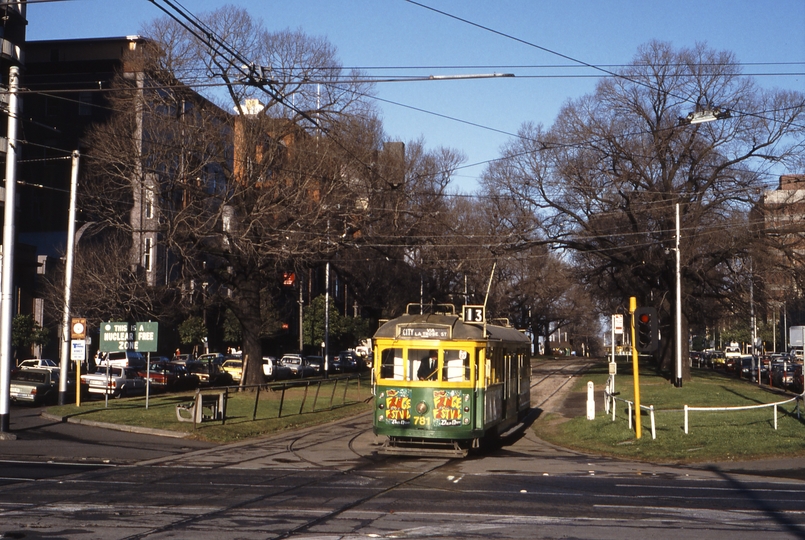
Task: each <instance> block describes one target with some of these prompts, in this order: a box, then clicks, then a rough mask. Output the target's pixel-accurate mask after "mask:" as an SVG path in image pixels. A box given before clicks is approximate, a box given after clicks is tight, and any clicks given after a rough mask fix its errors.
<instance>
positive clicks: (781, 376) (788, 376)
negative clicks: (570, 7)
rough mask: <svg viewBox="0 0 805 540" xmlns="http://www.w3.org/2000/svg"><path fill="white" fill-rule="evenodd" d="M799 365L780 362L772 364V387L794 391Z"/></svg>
mask: <svg viewBox="0 0 805 540" xmlns="http://www.w3.org/2000/svg"><path fill="white" fill-rule="evenodd" d="M798 365H799V364H793V363H791V362H778V363H774V364H772V367H771V385H772V386H774V387H775V388H783V389H785V390H794V387H795V379H796V375H795V371H796V368H797V366H798ZM800 369H801V367H800Z"/></svg>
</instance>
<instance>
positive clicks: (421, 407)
mask: <svg viewBox="0 0 805 540" xmlns="http://www.w3.org/2000/svg"><path fill="white" fill-rule="evenodd" d="M416 412H418V413H419V414H425V413H426V412H428V404H427V403H425V402H424V401H420V402H419V403H417V404H416Z"/></svg>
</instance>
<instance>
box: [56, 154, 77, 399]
mask: <svg viewBox="0 0 805 540" xmlns="http://www.w3.org/2000/svg"><path fill="white" fill-rule="evenodd" d="M79 157H80V154H79V153H78V150H74V151H73V155H72V158H73V164H72V170H71V174H70V212H69V217H68V218H67V246H66V247H67V258H66V260H65V263H64V313H63V314H62V323H61V335H62V342H61V361H60V362H59V372H60V373H61V376H60V377H59V405H66V404H67V373H68V370H69V366H68V361H69V359H70V296H71V290H72V287H73V262H74V260H75V201H76V191H77V190H78V160H79ZM76 385H78V386H80V385H81V384H80V381H76Z"/></svg>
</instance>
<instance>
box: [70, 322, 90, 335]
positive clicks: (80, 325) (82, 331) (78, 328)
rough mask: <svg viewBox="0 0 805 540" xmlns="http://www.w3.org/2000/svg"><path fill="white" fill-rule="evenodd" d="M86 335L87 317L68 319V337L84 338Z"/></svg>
mask: <svg viewBox="0 0 805 540" xmlns="http://www.w3.org/2000/svg"><path fill="white" fill-rule="evenodd" d="M86 337H87V319H85V318H83V317H73V318H72V319H71V320H70V339H84V338H86Z"/></svg>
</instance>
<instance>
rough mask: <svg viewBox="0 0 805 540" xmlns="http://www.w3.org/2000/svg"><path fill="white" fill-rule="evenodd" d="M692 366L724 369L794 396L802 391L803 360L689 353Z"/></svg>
mask: <svg viewBox="0 0 805 540" xmlns="http://www.w3.org/2000/svg"><path fill="white" fill-rule="evenodd" d="M691 365H694V366H697V367H709V368H713V369H723V370H724V371H725V372H727V373H731V374H733V375H735V376H736V377H741V378H744V379H748V380H750V381H752V382H758V377H759V378H760V382H761V383H762V384H768V385H770V386H773V387H775V388H783V389H785V390H790V391H792V392H796V393H802V392H803V391H804V390H805V379H803V365H802V361H801V360H800V359H798V358H797V357H795V356H793V355H789V354H786V353H775V354H765V355H760V356H753V355H751V354H738V355H725V354H724V353H723V352H720V351H704V352H698V351H695V352H691Z"/></svg>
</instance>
